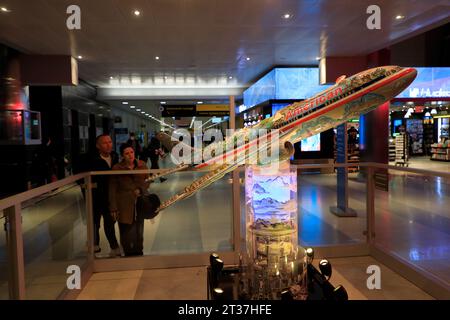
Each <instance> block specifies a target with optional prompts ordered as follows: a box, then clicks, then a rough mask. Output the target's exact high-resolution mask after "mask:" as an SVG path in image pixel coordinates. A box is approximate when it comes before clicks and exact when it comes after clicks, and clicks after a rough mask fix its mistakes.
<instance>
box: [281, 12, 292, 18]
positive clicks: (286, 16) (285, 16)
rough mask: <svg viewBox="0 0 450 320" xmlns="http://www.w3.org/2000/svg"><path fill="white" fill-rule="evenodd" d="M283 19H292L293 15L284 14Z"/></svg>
mask: <svg viewBox="0 0 450 320" xmlns="http://www.w3.org/2000/svg"><path fill="white" fill-rule="evenodd" d="M283 18H284V19H290V18H292V14H290V13H285V14H283Z"/></svg>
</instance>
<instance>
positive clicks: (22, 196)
mask: <svg viewBox="0 0 450 320" xmlns="http://www.w3.org/2000/svg"><path fill="white" fill-rule="evenodd" d="M87 176H89V173H88V172H85V173H79V174H76V175H73V176H70V177H67V178H64V179H61V180H59V181H55V182H52V183H49V184H46V185H43V186H41V187H38V188H35V189H31V190H28V191H24V192H21V193H18V194H16V195H13V196H10V197H8V198H5V199H2V200H0V210H4V209H6V208H9V207H12V206H14V205H15V204H17V203H22V202H25V201H27V200H30V199H32V198H35V197H38V196H40V195H43V194H45V193H48V192H50V191H52V190H55V189H57V188H60V187H63V186H65V185H68V184H70V183H73V182H75V181H77V180H80V179H84V178H85V177H87Z"/></svg>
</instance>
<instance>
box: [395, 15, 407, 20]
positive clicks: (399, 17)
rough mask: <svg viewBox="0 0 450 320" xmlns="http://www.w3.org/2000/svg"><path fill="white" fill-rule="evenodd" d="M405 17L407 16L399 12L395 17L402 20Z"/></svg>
mask: <svg viewBox="0 0 450 320" xmlns="http://www.w3.org/2000/svg"><path fill="white" fill-rule="evenodd" d="M404 18H405V16H402V15H401V14H399V15H397V16H396V17H395V19H397V20H402V19H404Z"/></svg>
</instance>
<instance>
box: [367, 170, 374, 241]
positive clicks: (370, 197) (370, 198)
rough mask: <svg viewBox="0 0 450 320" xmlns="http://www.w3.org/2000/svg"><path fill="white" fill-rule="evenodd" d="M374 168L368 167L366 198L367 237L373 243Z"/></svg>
mask: <svg viewBox="0 0 450 320" xmlns="http://www.w3.org/2000/svg"><path fill="white" fill-rule="evenodd" d="M374 174H375V171H374V168H373V167H372V166H368V167H367V195H366V196H367V198H366V212H367V218H366V219H367V221H366V223H367V228H366V237H367V243H369V244H372V243H373V241H374V238H375V180H374Z"/></svg>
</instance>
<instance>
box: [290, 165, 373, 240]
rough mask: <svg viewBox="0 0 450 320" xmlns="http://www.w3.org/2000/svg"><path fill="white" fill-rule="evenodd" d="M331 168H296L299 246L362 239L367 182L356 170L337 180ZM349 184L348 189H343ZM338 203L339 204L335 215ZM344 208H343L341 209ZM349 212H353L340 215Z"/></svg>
mask: <svg viewBox="0 0 450 320" xmlns="http://www.w3.org/2000/svg"><path fill="white" fill-rule="evenodd" d="M339 179H340V178H339V177H338V174H337V172H336V171H335V170H334V169H333V168H325V167H324V168H316V169H301V168H299V169H298V179H297V193H298V208H299V211H298V222H299V236H298V238H299V242H300V244H301V245H302V246H329V245H348V244H358V243H364V242H365V241H366V238H365V236H364V235H363V232H364V230H365V228H366V205H365V203H366V200H365V197H366V186H365V181H364V178H362V177H359V173H358V172H355V173H349V175H348V178H347V180H346V179H345V178H343V179H341V180H340V181H339V183H338V180H339ZM345 184H347V185H348V187H347V193H346V192H345V191H344V189H345ZM337 207H338V208H339V211H337V212H338V214H339V215H341V216H339V215H337V214H335V213H334V212H336V210H337ZM344 208H346V210H343V209H344ZM348 214H352V215H353V216H351V217H348V216H343V215H348Z"/></svg>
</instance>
